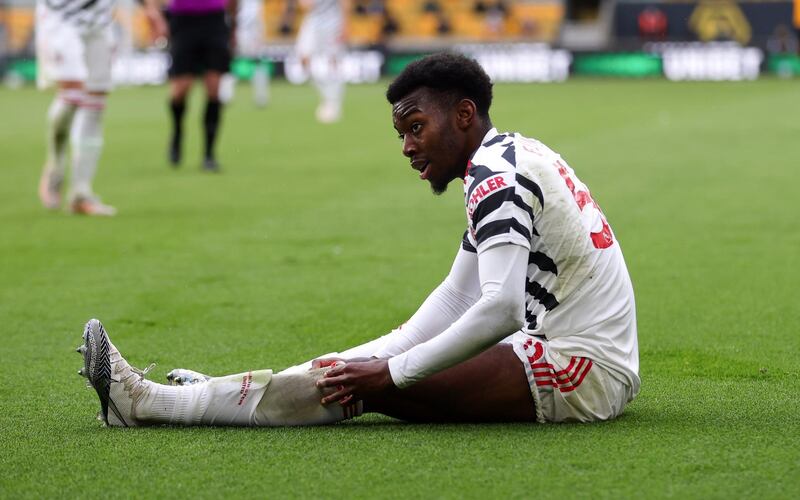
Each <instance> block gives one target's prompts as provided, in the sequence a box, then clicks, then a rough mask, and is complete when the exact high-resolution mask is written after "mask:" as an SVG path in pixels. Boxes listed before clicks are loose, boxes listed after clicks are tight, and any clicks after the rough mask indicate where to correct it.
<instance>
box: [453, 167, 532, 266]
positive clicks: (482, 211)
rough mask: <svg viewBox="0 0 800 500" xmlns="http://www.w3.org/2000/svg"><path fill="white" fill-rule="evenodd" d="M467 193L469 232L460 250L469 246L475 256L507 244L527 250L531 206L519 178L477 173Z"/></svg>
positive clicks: (530, 223)
mask: <svg viewBox="0 0 800 500" xmlns="http://www.w3.org/2000/svg"><path fill="white" fill-rule="evenodd" d="M476 173H477V175H478V176H479V177H476V178H475V179H474V181H473V183H472V185H471V188H470V190H469V192H468V193H467V222H468V225H469V228H468V230H467V234H466V235H465V238H464V242H463V247H464V249H465V250H469V248H467V245H471V246H472V247H473V248H474V250H473V251H476V252H477V253H479V254H480V253H481V252H483V251H484V250H486V249H488V248H491V247H493V246H495V245H499V244H503V243H510V244H513V245H519V246H521V247H524V248H527V249H530V246H531V237H532V236H534V235H535V234H536V230H535V228H534V225H533V218H534V212H533V206H532V203H531V201H530V200H529V199H528V198H529V196H528V195H529V194H530V193H529V191H528V190H527V189H525V188H524V187H522V186H520V183H519V182H518V179H517V177H518V174H517V173H516V172H514V171H513V170H512V171H506V172H491V171H489V170H488V169H486V170H485V171H481V170H480V169H478V171H477V172H476Z"/></svg>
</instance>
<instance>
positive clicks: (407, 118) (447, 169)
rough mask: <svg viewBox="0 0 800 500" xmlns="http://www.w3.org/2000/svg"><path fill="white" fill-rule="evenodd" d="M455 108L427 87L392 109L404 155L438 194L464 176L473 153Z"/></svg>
mask: <svg viewBox="0 0 800 500" xmlns="http://www.w3.org/2000/svg"><path fill="white" fill-rule="evenodd" d="M451 108H452V106H448V105H447V104H443V103H442V102H441V98H439V99H437V94H436V93H435V92H431V91H430V90H428V89H427V88H421V89H417V90H415V91H414V92H412V93H411V94H409V95H408V96H406V97H404V98H403V99H401V100H400V101H398V102H397V103H395V105H394V107H393V108H392V120H393V121H394V128H395V129H396V130H397V133H398V134H399V135H400V140H402V141H403V154H404V155H405V156H407V157H408V158H409V160H411V168H413V169H414V170H417V171H419V178H420V179H423V180H427V181H428V182H429V183H430V185H431V189H433V192H434V193H436V194H441V193H443V192H444V191H445V190H446V189H447V185H448V184H449V183H450V181H452V180H453V179H455V178H456V177H463V175H464V170H465V168H466V162H467V160H468V159H469V154H470V152H469V151H467V152H466V153H465V152H464V150H465V144H466V137H465V135H464V133H463V131H461V130H459V128H458V127H457V126H456V113H455V112H454V110H453V109H451Z"/></svg>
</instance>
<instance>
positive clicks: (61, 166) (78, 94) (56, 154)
mask: <svg viewBox="0 0 800 500" xmlns="http://www.w3.org/2000/svg"><path fill="white" fill-rule="evenodd" d="M82 98H83V91H82V90H80V89H64V90H60V91H59V92H58V93H57V94H56V96H55V98H53V102H52V103H51V104H50V108H49V109H48V110H47V160H46V163H45V168H46V169H48V170H50V172H51V174H50V175H51V176H52V177H51V179H52V182H58V183H60V182H61V180H62V179H63V178H64V172H65V169H66V156H67V155H66V150H67V139H68V138H69V129H70V125H71V124H72V118H73V116H74V115H75V109H76V108H77V107H78V104H79V103H80V102H81V100H82Z"/></svg>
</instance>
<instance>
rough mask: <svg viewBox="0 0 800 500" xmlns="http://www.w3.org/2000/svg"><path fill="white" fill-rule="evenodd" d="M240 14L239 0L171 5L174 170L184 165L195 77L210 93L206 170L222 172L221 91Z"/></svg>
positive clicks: (190, 0)
mask: <svg viewBox="0 0 800 500" xmlns="http://www.w3.org/2000/svg"><path fill="white" fill-rule="evenodd" d="M236 9H237V0H171V1H170V3H169V6H168V7H167V11H168V16H169V31H170V56H171V57H172V61H171V63H170V67H169V81H170V103H169V107H170V114H171V117H172V138H171V140H170V145H169V155H168V156H169V161H170V163H171V164H172V165H173V166H178V165H179V164H180V162H181V158H182V154H183V150H182V145H183V115H184V113H185V112H186V98H187V96H188V94H189V90H190V89H191V88H192V84H193V83H194V79H195V77H196V76H202V78H203V83H204V85H205V89H206V107H205V111H204V113H203V131H204V156H203V164H202V167H203V169H204V170H206V171H209V172H218V171H219V169H220V165H219V163H218V162H217V159H216V156H215V145H216V141H217V134H218V132H219V127H220V121H221V116H222V103H221V102H220V100H219V87H220V79H221V78H222V75H223V74H224V73H227V72H228V70H229V68H230V64H231V49H232V46H233V45H234V44H235V37H234V36H233V33H235V29H236Z"/></svg>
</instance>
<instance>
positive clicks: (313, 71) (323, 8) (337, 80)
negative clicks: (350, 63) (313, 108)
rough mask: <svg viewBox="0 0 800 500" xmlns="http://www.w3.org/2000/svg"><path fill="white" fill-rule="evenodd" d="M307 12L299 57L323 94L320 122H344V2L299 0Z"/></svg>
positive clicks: (297, 47)
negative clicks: (342, 120) (342, 66)
mask: <svg viewBox="0 0 800 500" xmlns="http://www.w3.org/2000/svg"><path fill="white" fill-rule="evenodd" d="M300 5H301V6H303V7H304V8H305V9H306V14H305V17H304V18H303V22H302V24H301V25H300V31H299V32H298V33H297V46H296V52H297V56H298V57H299V58H300V61H301V63H302V64H303V68H305V70H306V72H307V73H308V74H309V75H310V77H311V80H312V81H313V82H314V85H315V86H316V87H317V90H318V92H319V95H320V104H319V106H318V107H317V112H316V115H317V120H319V121H320V122H321V123H334V122H337V121H339V120H340V119H341V116H342V101H343V100H344V75H343V74H342V68H341V64H342V60H343V58H344V49H345V46H344V12H345V6H344V4H343V1H342V0H300Z"/></svg>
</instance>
